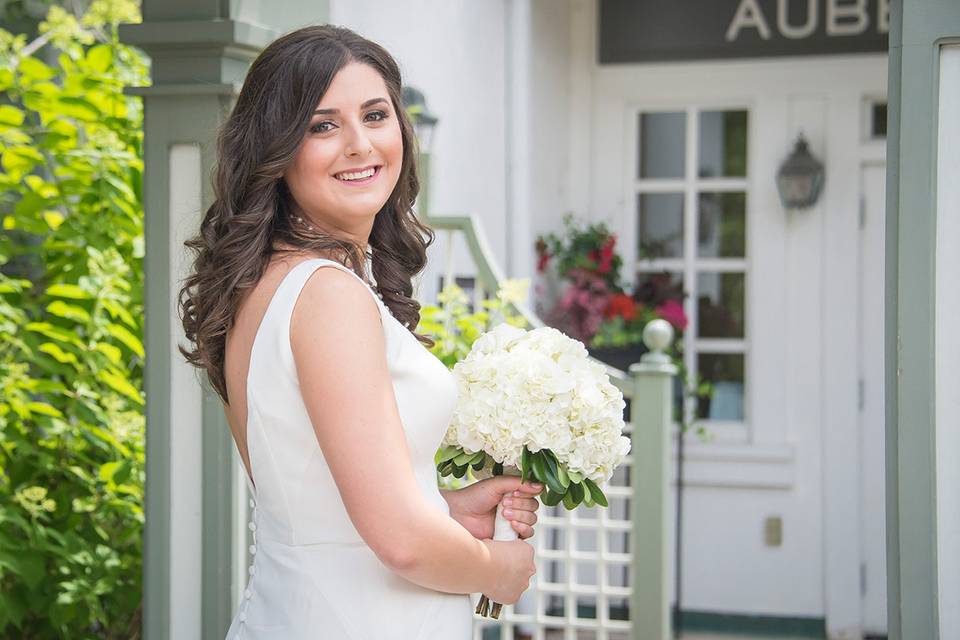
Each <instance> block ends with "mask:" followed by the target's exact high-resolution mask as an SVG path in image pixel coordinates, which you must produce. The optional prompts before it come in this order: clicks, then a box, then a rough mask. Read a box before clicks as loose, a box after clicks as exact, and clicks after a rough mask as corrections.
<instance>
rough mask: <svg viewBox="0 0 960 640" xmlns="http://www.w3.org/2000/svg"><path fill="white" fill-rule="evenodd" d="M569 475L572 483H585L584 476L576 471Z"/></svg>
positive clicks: (569, 472)
mask: <svg viewBox="0 0 960 640" xmlns="http://www.w3.org/2000/svg"><path fill="white" fill-rule="evenodd" d="M567 475H568V476H570V482H583V476H582V475H580V474H579V473H578V472H576V471H567Z"/></svg>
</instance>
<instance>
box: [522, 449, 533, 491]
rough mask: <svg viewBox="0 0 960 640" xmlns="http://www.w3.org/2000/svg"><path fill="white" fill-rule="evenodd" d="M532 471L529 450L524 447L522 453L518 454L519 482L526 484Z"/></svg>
mask: <svg viewBox="0 0 960 640" xmlns="http://www.w3.org/2000/svg"><path fill="white" fill-rule="evenodd" d="M531 471H533V462H532V461H531V455H530V450H529V449H527V448H526V447H524V448H523V452H522V453H521V454H520V480H521V482H526V481H527V479H528V478H529V477H530V473H531Z"/></svg>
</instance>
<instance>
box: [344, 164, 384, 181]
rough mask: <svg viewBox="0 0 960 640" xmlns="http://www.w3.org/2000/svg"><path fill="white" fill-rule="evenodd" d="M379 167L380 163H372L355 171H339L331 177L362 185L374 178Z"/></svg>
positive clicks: (378, 171) (378, 172) (378, 173)
mask: <svg viewBox="0 0 960 640" xmlns="http://www.w3.org/2000/svg"><path fill="white" fill-rule="evenodd" d="M381 168H382V165H379V164H378V165H372V166H369V167H364V168H363V169H359V170H355V171H341V172H340V173H335V174H333V177H334V179H336V180H337V181H338V182H342V183H344V184H350V185H364V184H369V183H371V182H373V181H374V180H376V178H377V176H379V175H380V169H381Z"/></svg>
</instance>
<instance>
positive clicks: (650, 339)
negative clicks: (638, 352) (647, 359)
mask: <svg viewBox="0 0 960 640" xmlns="http://www.w3.org/2000/svg"><path fill="white" fill-rule="evenodd" d="M643 342H644V344H646V345H647V348H648V349H650V351H652V352H653V353H663V352H664V351H666V350H667V348H668V347H669V346H670V345H671V344H672V343H673V327H672V326H671V325H670V323H669V322H667V321H666V320H664V319H662V318H657V319H656V320H651V321H650V322H648V323H647V326H645V327H644V328H643Z"/></svg>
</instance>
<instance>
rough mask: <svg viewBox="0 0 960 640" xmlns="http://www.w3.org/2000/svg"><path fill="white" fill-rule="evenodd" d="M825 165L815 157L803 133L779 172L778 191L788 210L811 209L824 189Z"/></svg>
mask: <svg viewBox="0 0 960 640" xmlns="http://www.w3.org/2000/svg"><path fill="white" fill-rule="evenodd" d="M823 175H824V173H823V163H822V162H820V161H819V160H817V159H816V158H815V157H813V154H811V153H810V148H809V146H808V145H807V139H806V138H804V137H803V134H802V133H801V134H800V135H799V136H798V137H797V142H796V144H794V147H793V152H792V153H791V154H790V156H789V157H788V158H787V159H786V160H784V161H783V164H782V165H780V170H779V171H778V172H777V190H778V191H779V192H780V202H782V203H783V206H784V207H785V208H786V209H809V208H810V207H812V206H813V205H814V204H816V202H817V198H819V197H820V190H821V189H822V188H823Z"/></svg>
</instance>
